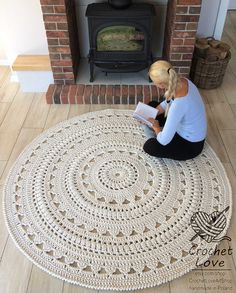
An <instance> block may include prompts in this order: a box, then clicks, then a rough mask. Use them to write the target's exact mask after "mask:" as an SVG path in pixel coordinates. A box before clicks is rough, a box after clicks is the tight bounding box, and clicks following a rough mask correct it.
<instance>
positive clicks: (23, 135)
mask: <svg viewBox="0 0 236 293" xmlns="http://www.w3.org/2000/svg"><path fill="white" fill-rule="evenodd" d="M41 132H42V129H27V128H23V129H22V130H21V132H20V134H19V136H18V138H17V141H16V144H15V146H14V148H13V150H12V153H11V156H10V158H9V160H8V162H7V165H6V167H5V169H4V172H3V174H2V176H1V178H0V185H1V184H4V182H5V180H6V177H7V175H8V173H9V171H10V168H11V166H12V165H13V163H14V162H15V160H16V159H17V157H18V156H19V154H20V153H21V152H22V150H23V149H24V148H25V147H26V146H27V145H28V144H29V143H30V142H31V141H32V140H33V139H34V138H35V137H37V136H38V135H39V134H40V133H41ZM0 292H1V291H0Z"/></svg>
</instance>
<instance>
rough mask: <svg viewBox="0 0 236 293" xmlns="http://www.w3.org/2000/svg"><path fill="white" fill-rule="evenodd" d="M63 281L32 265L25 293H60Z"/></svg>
mask: <svg viewBox="0 0 236 293" xmlns="http://www.w3.org/2000/svg"><path fill="white" fill-rule="evenodd" d="M62 290H63V281H61V280H59V279H57V278H55V277H52V276H51V275H49V274H48V273H46V272H44V271H43V270H41V269H39V268H38V267H36V266H35V265H33V269H32V271H31V275H30V280H29V285H28V289H27V293H42V292H50V293H62Z"/></svg>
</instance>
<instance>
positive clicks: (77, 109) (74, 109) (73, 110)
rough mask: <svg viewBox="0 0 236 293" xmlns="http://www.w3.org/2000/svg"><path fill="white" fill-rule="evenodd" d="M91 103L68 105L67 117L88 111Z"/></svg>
mask: <svg viewBox="0 0 236 293" xmlns="http://www.w3.org/2000/svg"><path fill="white" fill-rule="evenodd" d="M90 107H91V105H78V104H76V105H70V110H69V114H68V118H72V117H75V116H77V115H81V114H84V113H87V112H90V111H91V110H90Z"/></svg>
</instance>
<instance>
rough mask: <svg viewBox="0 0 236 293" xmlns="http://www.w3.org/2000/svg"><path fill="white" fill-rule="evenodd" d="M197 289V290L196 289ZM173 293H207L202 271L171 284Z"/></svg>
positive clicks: (196, 271) (194, 272)
mask: <svg viewBox="0 0 236 293" xmlns="http://www.w3.org/2000/svg"><path fill="white" fill-rule="evenodd" d="M196 287H197V289H196ZM170 288H171V293H183V292H194V291H195V292H198V293H206V291H205V281H204V277H203V273H202V270H201V269H200V270H194V271H192V272H190V273H188V274H186V275H184V276H182V277H181V278H178V279H176V280H174V281H172V282H171V283H170Z"/></svg>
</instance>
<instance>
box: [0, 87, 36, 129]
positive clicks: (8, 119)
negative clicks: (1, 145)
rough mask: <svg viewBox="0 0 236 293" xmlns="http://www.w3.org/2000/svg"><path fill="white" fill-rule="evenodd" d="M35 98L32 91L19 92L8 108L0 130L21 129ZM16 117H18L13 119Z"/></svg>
mask: <svg viewBox="0 0 236 293" xmlns="http://www.w3.org/2000/svg"><path fill="white" fill-rule="evenodd" d="M33 98H34V94H32V93H20V92H19V93H18V94H17V96H16V97H15V99H14V101H13V102H12V104H11V106H10V107H9V109H8V112H7V114H6V116H5V118H4V120H3V122H2V124H1V126H0V132H15V131H16V130H20V129H21V127H22V126H23V123H24V121H25V118H26V115H27V113H28V111H29V108H30V105H31V103H32V100H33ZM12 117H14V118H15V119H16V117H17V122H16V120H15V119H12Z"/></svg>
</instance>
